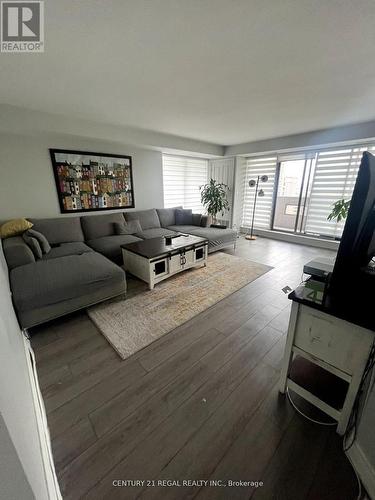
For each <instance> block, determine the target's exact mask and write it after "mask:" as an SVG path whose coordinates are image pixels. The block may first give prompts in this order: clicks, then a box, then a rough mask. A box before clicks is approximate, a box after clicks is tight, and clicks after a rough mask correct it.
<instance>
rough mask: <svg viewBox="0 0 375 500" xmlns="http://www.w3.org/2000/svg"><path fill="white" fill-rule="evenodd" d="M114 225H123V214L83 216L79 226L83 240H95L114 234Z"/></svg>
mask: <svg viewBox="0 0 375 500" xmlns="http://www.w3.org/2000/svg"><path fill="white" fill-rule="evenodd" d="M115 223H119V224H121V223H124V216H123V212H117V213H114V214H104V215H85V216H83V217H81V224H82V230H83V234H84V235H85V240H95V239H96V238H102V237H103V236H111V235H113V234H116V233H115V226H114V224H115Z"/></svg>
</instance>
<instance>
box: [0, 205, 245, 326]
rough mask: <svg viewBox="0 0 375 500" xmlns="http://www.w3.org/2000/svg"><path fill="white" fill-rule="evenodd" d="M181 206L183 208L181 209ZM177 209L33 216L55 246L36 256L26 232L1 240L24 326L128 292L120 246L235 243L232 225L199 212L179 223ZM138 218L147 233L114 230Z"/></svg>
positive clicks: (36, 226) (37, 227) (220, 245)
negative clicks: (162, 241) (179, 239)
mask: <svg viewBox="0 0 375 500" xmlns="http://www.w3.org/2000/svg"><path fill="white" fill-rule="evenodd" d="M178 208H180V207H178ZM175 211H176V209H174V208H169V209H150V210H142V211H134V212H116V213H112V214H105V215H87V216H81V217H61V218H55V219H29V220H30V221H31V222H32V223H33V229H35V230H36V231H39V232H40V233H42V234H43V235H44V236H45V237H46V238H47V240H48V242H49V243H50V245H51V247H52V248H51V250H50V252H48V253H47V254H44V255H43V257H42V259H40V260H36V259H35V257H34V254H33V252H32V250H31V249H30V248H29V247H28V246H27V244H26V243H25V242H24V240H23V238H22V237H21V236H15V237H11V238H7V239H5V240H3V241H2V244H3V248H4V254H5V257H6V260H7V264H8V268H9V274H10V283H11V289H12V296H13V302H14V305H15V309H16V311H17V315H18V318H19V321H20V324H21V326H22V327H24V328H28V327H31V326H35V325H37V324H40V323H44V322H46V321H49V320H51V319H53V318H56V317H58V316H62V315H64V314H67V313H70V312H73V311H75V310H78V309H81V308H84V307H88V306H89V305H92V304H95V303H97V302H100V301H103V300H106V299H109V298H112V297H115V296H117V295H120V294H124V293H125V292H126V279H125V273H124V271H123V269H122V268H121V267H119V265H118V264H120V265H121V264H122V254H121V247H120V246H121V245H123V244H126V243H131V242H133V241H139V240H142V239H149V238H156V237H160V236H165V235H170V234H172V235H173V234H176V232H183V233H189V234H193V235H195V236H201V237H205V238H207V239H208V240H209V252H213V251H215V250H219V249H221V248H224V247H226V246H230V245H235V242H236V238H237V234H236V232H235V231H233V230H231V229H215V228H211V227H206V226H207V218H205V217H204V216H201V215H200V214H195V215H194V217H193V220H192V222H194V224H189V225H186V224H182V225H181V224H176V216H175ZM135 220H137V221H139V223H140V225H141V228H142V231H141V232H137V233H135V234H121V235H118V234H116V233H115V225H116V223H120V224H126V223H127V222H129V221H135Z"/></svg>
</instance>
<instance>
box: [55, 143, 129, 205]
mask: <svg viewBox="0 0 375 500" xmlns="http://www.w3.org/2000/svg"><path fill="white" fill-rule="evenodd" d="M50 154H51V160H52V166H53V171H54V175H55V180H56V187H57V193H58V196H59V203H60V209H61V212H63V213H65V212H89V211H92V210H113V209H116V208H117V209H120V208H121V209H124V208H134V186H133V176H132V159H131V156H121V155H110V154H104V153H89V152H83V151H66V150H61V149H50Z"/></svg>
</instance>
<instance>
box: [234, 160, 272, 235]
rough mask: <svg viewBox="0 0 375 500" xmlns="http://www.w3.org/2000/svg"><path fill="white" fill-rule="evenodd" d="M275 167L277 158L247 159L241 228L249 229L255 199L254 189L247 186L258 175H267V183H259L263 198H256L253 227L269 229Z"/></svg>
mask: <svg viewBox="0 0 375 500" xmlns="http://www.w3.org/2000/svg"><path fill="white" fill-rule="evenodd" d="M276 166H277V156H270V157H267V158H266V157H256V158H247V159H246V165H245V176H244V181H245V184H244V189H243V193H244V194H243V196H244V199H243V211H242V223H241V226H242V227H250V226H251V220H252V216H253V206H254V197H255V187H252V188H251V187H250V186H249V181H250V180H252V179H254V180H256V179H257V177H258V175H267V176H268V181H267V182H259V188H258V191H259V189H263V191H264V196H263V197H259V196H258V198H257V205H256V210H255V218H254V227H256V228H260V229H270V224H271V214H272V202H273V191H274V186H275V173H276Z"/></svg>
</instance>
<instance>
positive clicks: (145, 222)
mask: <svg viewBox="0 0 375 500" xmlns="http://www.w3.org/2000/svg"><path fill="white" fill-rule="evenodd" d="M125 219H126V221H131V220H139V222H140V224H141V226H142V229H143V230H144V229H152V228H153V227H160V221H159V217H158V214H157V212H156V209H155V208H151V209H150V210H140V211H138V212H126V213H125Z"/></svg>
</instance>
